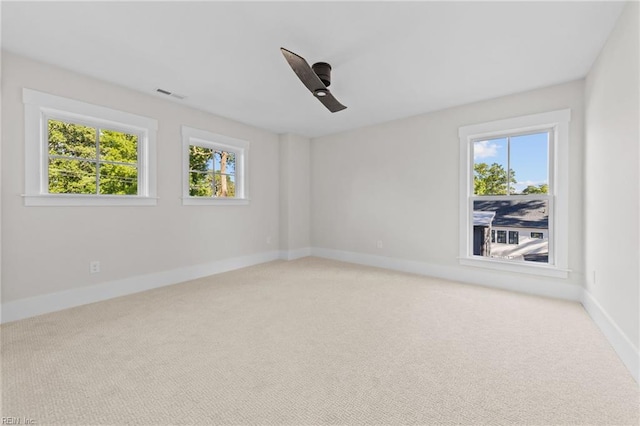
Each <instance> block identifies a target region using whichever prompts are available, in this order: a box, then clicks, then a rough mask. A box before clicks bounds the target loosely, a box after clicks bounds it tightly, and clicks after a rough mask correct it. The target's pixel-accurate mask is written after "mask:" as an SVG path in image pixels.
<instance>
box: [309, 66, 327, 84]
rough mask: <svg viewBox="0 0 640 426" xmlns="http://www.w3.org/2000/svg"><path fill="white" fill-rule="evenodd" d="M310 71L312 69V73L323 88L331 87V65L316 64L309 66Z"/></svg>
mask: <svg viewBox="0 0 640 426" xmlns="http://www.w3.org/2000/svg"><path fill="white" fill-rule="evenodd" d="M311 69H313V72H315V73H316V75H317V76H318V77H319V78H320V80H321V81H322V82H323V83H324V85H325V86H327V87H329V86H330V85H331V65H329V64H327V63H326V62H316V63H315V64H313V65H312V66H311Z"/></svg>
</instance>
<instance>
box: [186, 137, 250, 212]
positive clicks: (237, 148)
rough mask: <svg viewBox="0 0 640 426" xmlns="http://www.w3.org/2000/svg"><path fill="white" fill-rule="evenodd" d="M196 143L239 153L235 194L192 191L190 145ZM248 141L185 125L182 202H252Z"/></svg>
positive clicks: (223, 204) (199, 204)
mask: <svg viewBox="0 0 640 426" xmlns="http://www.w3.org/2000/svg"><path fill="white" fill-rule="evenodd" d="M190 145H196V146H201V147H204V148H211V149H214V150H223V151H227V152H233V153H234V154H235V157H236V166H235V185H236V195H235V197H193V196H191V195H189V146H190ZM248 164H249V142H248V141H245V140H241V139H236V138H232V137H230V136H225V135H219V134H216V133H212V132H208V131H206V130H201V129H196V128H193V127H189V126H184V125H183V126H182V204H183V205H185V206H202V205H219V206H229V205H239V204H249V190H248V183H249V174H248V167H247V165H248Z"/></svg>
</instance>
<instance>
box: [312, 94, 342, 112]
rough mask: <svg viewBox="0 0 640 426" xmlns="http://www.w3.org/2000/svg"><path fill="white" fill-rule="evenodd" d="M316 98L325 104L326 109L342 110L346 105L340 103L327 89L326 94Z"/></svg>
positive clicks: (332, 110)
mask: <svg viewBox="0 0 640 426" xmlns="http://www.w3.org/2000/svg"><path fill="white" fill-rule="evenodd" d="M316 98H317V99H318V100H319V101H320V102H322V105H324V106H326V107H327V109H328V110H329V111H331V112H338V111H342V110H343V109H347V107H346V106H344V105H342V104H341V103H340V102H338V100H337V99H336V98H334V97H333V95H332V94H331V92H329V91H328V90H327V95H326V96H316Z"/></svg>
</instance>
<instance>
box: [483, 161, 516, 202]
mask: <svg viewBox="0 0 640 426" xmlns="http://www.w3.org/2000/svg"><path fill="white" fill-rule="evenodd" d="M473 172H474V173H473V193H474V194H475V195H507V190H508V188H507V187H508V185H507V180H509V182H511V183H512V184H516V183H517V181H516V173H515V171H513V170H511V173H510V175H511V176H510V177H509V179H507V171H506V170H505V169H504V167H502V166H501V165H500V164H498V163H493V164H491V165H488V164H487V163H476V164H474V165H473ZM509 191H510V194H514V193H515V189H514V188H513V186H511V188H509Z"/></svg>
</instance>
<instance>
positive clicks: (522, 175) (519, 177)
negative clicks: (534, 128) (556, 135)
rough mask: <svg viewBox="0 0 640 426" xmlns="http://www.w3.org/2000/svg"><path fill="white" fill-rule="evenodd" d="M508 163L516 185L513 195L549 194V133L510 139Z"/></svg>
mask: <svg viewBox="0 0 640 426" xmlns="http://www.w3.org/2000/svg"><path fill="white" fill-rule="evenodd" d="M509 151H510V153H511V156H510V163H511V169H512V170H513V173H514V175H515V178H516V181H517V183H516V184H515V193H518V194H547V193H548V192H549V178H548V176H549V133H548V132H544V133H536V134H532V135H524V136H515V137H512V138H511V146H510V147H509Z"/></svg>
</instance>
